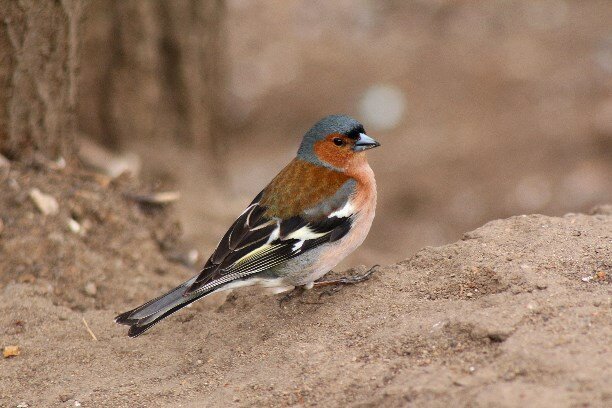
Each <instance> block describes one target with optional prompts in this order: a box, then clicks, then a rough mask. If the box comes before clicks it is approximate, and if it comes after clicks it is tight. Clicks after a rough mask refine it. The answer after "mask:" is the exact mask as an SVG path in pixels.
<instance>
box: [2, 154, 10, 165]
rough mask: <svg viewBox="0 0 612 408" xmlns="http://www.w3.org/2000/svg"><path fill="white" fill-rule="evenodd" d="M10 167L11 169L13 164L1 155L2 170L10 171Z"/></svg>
mask: <svg viewBox="0 0 612 408" xmlns="http://www.w3.org/2000/svg"><path fill="white" fill-rule="evenodd" d="M9 167H11V162H10V161H8V159H7V158H6V157H4V156H3V155H1V154H0V169H8V168H9Z"/></svg>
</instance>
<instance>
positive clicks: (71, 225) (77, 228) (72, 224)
mask: <svg viewBox="0 0 612 408" xmlns="http://www.w3.org/2000/svg"><path fill="white" fill-rule="evenodd" d="M67 225H68V229H69V230H70V231H72V232H74V233H75V234H78V233H79V232H81V224H79V223H78V222H77V221H76V220H74V219H72V218H69V219H68V222H67Z"/></svg>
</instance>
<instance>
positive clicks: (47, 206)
mask: <svg viewBox="0 0 612 408" xmlns="http://www.w3.org/2000/svg"><path fill="white" fill-rule="evenodd" d="M29 195H30V199H31V200H32V202H33V203H34V205H35V206H36V208H37V209H38V210H39V211H40V212H41V213H42V214H44V215H56V214H57V213H58V212H59V204H58V203H57V200H56V199H55V198H53V197H52V196H50V195H48V194H45V193H43V192H41V191H40V190H39V189H37V188H33V189H31V190H30V193H29Z"/></svg>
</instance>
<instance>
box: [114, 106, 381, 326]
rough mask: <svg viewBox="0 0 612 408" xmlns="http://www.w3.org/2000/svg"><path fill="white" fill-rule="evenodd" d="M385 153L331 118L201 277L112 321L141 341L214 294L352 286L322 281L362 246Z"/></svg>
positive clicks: (305, 141) (309, 137)
mask: <svg viewBox="0 0 612 408" xmlns="http://www.w3.org/2000/svg"><path fill="white" fill-rule="evenodd" d="M378 146H380V143H379V142H377V141H376V140H375V139H373V138H372V137H370V136H368V135H367V134H366V132H365V130H364V127H363V125H362V124H361V123H359V122H358V121H357V120H355V119H353V118H352V117H349V116H346V115H330V116H326V117H324V118H323V119H321V120H319V121H318V122H317V123H315V124H314V126H312V128H310V130H308V131H307V132H306V133H305V134H304V136H303V138H302V141H301V143H300V146H299V149H298V151H297V155H296V156H295V158H294V159H293V160H291V162H289V164H288V165H287V166H286V167H285V168H283V169H282V170H281V171H280V172H279V173H278V174H277V175H276V176H275V177H274V178H273V179H272V181H271V182H270V183H269V184H268V185H267V186H266V187H265V188H264V189H263V190H262V191H261V192H260V193H259V194H258V195H257V196H256V197H255V199H254V200H253V201H252V202H251V203H250V205H249V206H248V207H247V208H246V209H245V210H244V212H243V213H242V214H240V216H239V217H238V218H237V219H236V221H235V222H234V223H233V224H232V226H231V227H230V228H229V229H228V231H227V232H226V233H225V235H224V236H223V238H221V241H220V242H219V244H218V245H217V247H216V249H215V250H214V251H213V253H212V255H211V256H210V258H209V259H208V260H207V261H206V263H205V264H204V267H203V268H202V269H201V271H200V273H198V274H197V275H195V276H193V277H192V278H190V279H189V280H187V281H185V282H183V283H182V284H180V285H179V286H177V287H176V288H174V289H172V290H171V291H169V292H168V293H165V294H163V295H161V296H159V297H157V298H155V299H153V300H151V301H149V302H147V303H145V304H143V305H142V306H139V307H137V308H135V309H133V310H130V311H127V312H125V313H122V314H120V315H118V316H117V317H116V318H115V322H116V323H119V324H123V325H127V326H130V328H129V330H128V336H130V337H136V336H139V335H140V334H142V333H144V332H145V331H147V330H148V329H150V328H151V327H152V326H153V325H155V324H157V323H158V322H159V321H161V320H162V319H164V318H166V317H168V316H169V315H171V314H172V313H174V312H176V311H178V310H179V309H181V308H183V307H185V306H187V305H189V304H190V303H192V302H195V301H196V300H198V299H201V298H203V297H205V296H207V295H210V294H211V293H215V292H220V291H227V290H231V289H235V288H239V287H245V286H252V285H260V286H262V287H263V288H266V289H267V290H268V291H271V292H272V293H282V292H285V291H291V290H293V289H295V288H302V289H312V288H313V287H314V286H318V285H319V284H320V285H325V284H328V283H355V282H360V281H362V280H365V279H367V277H368V276H369V274H370V273H371V271H372V270H370V271H368V273H366V274H364V275H363V276H361V277H353V278H341V279H337V280H334V281H323V282H321V281H318V280H319V279H320V278H322V277H323V276H324V275H325V274H326V273H328V272H329V271H331V270H332V269H333V268H334V267H335V266H336V265H337V264H338V263H339V262H340V261H342V260H343V259H344V258H345V257H346V256H347V255H349V254H350V253H352V252H353V251H354V250H355V249H357V248H358V247H359V246H360V245H361V244H362V243H363V241H364V240H365V238H366V236H367V235H368V232H369V231H370V227H371V225H372V221H373V220H374V215H375V211H376V196H377V193H376V181H375V179H374V172H373V171H372V168H371V167H370V165H369V164H368V160H367V158H366V151H368V150H370V149H373V148H375V147H378Z"/></svg>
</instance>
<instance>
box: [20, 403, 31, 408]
mask: <svg viewBox="0 0 612 408" xmlns="http://www.w3.org/2000/svg"><path fill="white" fill-rule="evenodd" d="M28 407H29V405H28V403H27V402H22V403H20V404H17V408H28Z"/></svg>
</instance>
